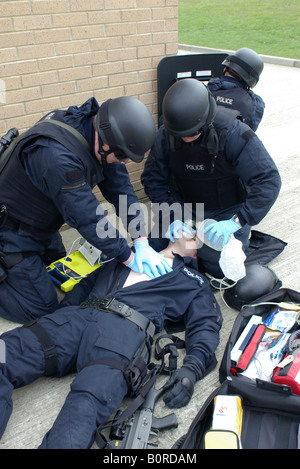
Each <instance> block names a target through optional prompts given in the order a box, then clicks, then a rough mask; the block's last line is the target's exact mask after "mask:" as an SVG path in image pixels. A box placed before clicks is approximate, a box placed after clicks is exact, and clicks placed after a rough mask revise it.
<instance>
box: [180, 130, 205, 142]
mask: <svg viewBox="0 0 300 469" xmlns="http://www.w3.org/2000/svg"><path fill="white" fill-rule="evenodd" d="M200 135H201V132H199V133H198V134H196V135H192V136H191V137H181V140H183V141H184V142H185V143H191V142H194V141H195V140H197V138H199V137H200Z"/></svg>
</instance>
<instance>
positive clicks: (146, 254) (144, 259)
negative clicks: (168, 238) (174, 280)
mask: <svg viewBox="0 0 300 469" xmlns="http://www.w3.org/2000/svg"><path fill="white" fill-rule="evenodd" d="M134 248H135V255H134V258H133V260H132V261H131V262H130V263H129V264H128V266H127V267H129V268H131V269H132V270H134V271H135V272H139V273H140V274H141V273H145V274H147V275H149V277H151V278H156V277H159V276H160V275H163V274H167V273H168V272H171V271H172V270H173V269H172V267H171V265H170V264H169V262H168V260H167V259H166V258H165V257H164V256H163V255H162V254H159V253H158V252H156V251H155V250H154V249H153V248H152V247H151V246H149V242H148V240H147V239H144V240H139V241H135V242H134ZM131 264H132V265H131Z"/></svg>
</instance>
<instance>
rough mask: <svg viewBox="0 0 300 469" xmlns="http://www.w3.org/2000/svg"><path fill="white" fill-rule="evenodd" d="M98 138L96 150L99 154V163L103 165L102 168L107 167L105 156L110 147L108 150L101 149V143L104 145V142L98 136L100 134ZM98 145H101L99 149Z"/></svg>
mask: <svg viewBox="0 0 300 469" xmlns="http://www.w3.org/2000/svg"><path fill="white" fill-rule="evenodd" d="M98 139H99V150H98V153H99V155H100V156H101V164H102V166H103V168H104V169H106V168H107V164H108V163H107V156H108V155H109V154H110V153H112V151H111V149H109V150H104V149H103V145H104V142H103V140H102V138H101V137H100V135H99V134H98ZM100 147H101V150H100Z"/></svg>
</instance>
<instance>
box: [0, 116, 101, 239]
mask: <svg viewBox="0 0 300 469" xmlns="http://www.w3.org/2000/svg"><path fill="white" fill-rule="evenodd" d="M64 115H65V111H53V112H51V113H49V114H47V115H46V116H45V117H43V118H42V119H41V120H40V121H39V122H38V123H37V124H35V125H34V126H33V127H31V128H30V129H29V130H28V131H26V132H25V133H23V134H22V135H21V136H20V137H19V138H17V139H15V140H14V141H13V143H12V144H11V145H10V146H9V147H8V148H7V150H6V151H5V152H4V154H3V155H2V159H1V164H0V203H2V204H4V205H5V206H6V208H7V212H8V218H9V219H10V220H12V221H13V222H16V224H17V225H18V224H19V227H20V229H21V230H22V231H23V230H24V231H25V232H27V233H28V234H30V235H31V236H32V237H34V238H35V239H45V238H47V237H49V235H52V234H53V233H55V232H56V231H57V230H58V229H59V228H60V227H61V226H62V224H63V223H64V220H63V217H62V216H61V214H60V212H59V211H58V209H57V207H56V206H55V204H54V203H53V202H52V200H51V199H49V198H48V197H47V196H46V195H44V194H43V193H42V192H41V191H40V190H38V189H37V188H36V187H35V186H34V185H33V184H32V182H31V180H30V179H29V177H28V176H27V174H26V172H25V169H24V167H23V165H22V162H21V159H20V155H21V154H22V150H23V149H24V148H25V147H26V146H28V145H31V144H34V142H35V141H36V140H38V138H39V137H48V138H51V139H53V140H55V141H57V142H59V143H61V144H62V145H64V147H65V148H67V149H68V150H69V151H71V152H73V153H74V154H76V155H77V156H78V158H79V159H80V161H81V162H82V164H83V165H84V167H85V170H86V171H85V172H86V175H87V182H88V183H89V184H90V185H91V186H92V187H93V186H94V185H95V184H96V183H97V182H100V181H92V172H91V166H92V165H91V159H92V158H93V156H92V155H91V153H90V152H89V146H88V143H87V141H86V140H85V139H84V137H83V136H82V135H81V134H79V132H77V131H76V130H75V129H74V128H73V127H70V126H69V125H67V124H65V123H64V119H63V117H64ZM88 179H90V181H89V180H88Z"/></svg>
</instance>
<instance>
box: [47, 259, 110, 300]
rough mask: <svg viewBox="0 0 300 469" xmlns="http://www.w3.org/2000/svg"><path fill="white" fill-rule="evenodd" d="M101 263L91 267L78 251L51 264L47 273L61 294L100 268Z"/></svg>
mask: <svg viewBox="0 0 300 469" xmlns="http://www.w3.org/2000/svg"><path fill="white" fill-rule="evenodd" d="M101 265H102V263H96V264H95V265H93V266H92V265H91V264H90V263H89V262H88V261H87V260H86V258H85V257H84V256H83V255H82V254H81V252H79V251H75V252H73V254H70V255H69V256H67V257H63V258H62V259H58V260H57V261H55V262H52V264H50V265H49V266H48V267H47V271H48V273H49V275H50V277H51V279H52V281H53V283H54V284H55V285H56V286H57V287H59V288H60V289H61V290H62V291H63V292H65V293H67V292H69V291H71V290H72V289H73V288H74V286H75V285H76V284H77V283H78V282H80V280H82V279H83V278H85V277H87V276H88V275H90V274H91V273H92V272H94V271H95V270H96V269H99V267H101Z"/></svg>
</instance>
